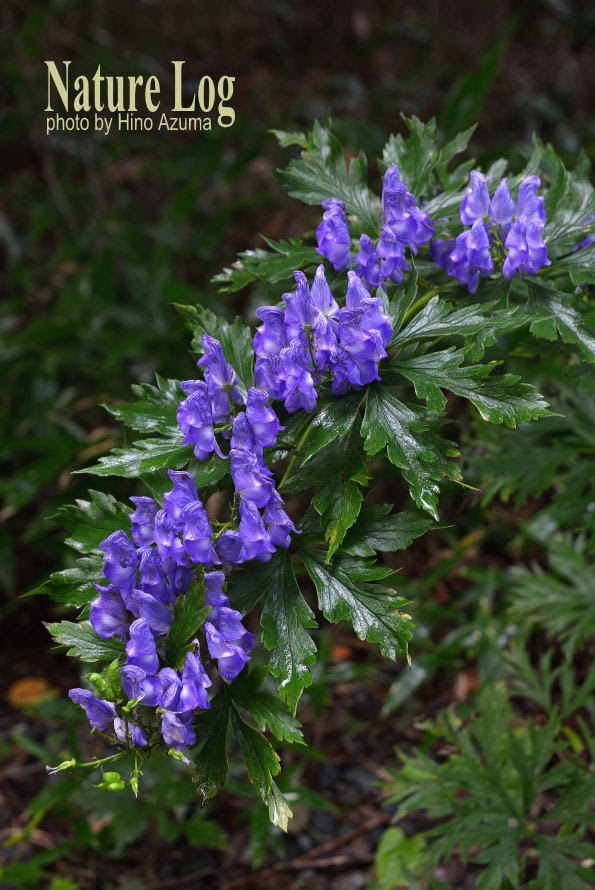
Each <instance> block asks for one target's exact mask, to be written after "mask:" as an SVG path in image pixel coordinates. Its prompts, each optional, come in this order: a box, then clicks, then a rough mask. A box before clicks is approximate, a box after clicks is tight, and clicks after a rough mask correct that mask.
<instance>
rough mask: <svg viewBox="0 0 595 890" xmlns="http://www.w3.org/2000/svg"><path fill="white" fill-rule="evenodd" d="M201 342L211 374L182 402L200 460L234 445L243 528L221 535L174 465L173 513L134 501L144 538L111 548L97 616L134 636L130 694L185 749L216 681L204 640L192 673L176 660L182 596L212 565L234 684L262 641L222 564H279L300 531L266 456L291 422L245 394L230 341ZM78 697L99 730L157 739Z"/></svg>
mask: <svg viewBox="0 0 595 890" xmlns="http://www.w3.org/2000/svg"><path fill="white" fill-rule="evenodd" d="M201 342H202V347H203V350H204V355H203V357H202V358H201V359H200V361H199V365H201V366H202V367H203V369H204V380H203V381H196V380H189V381H185V382H184V383H183V385H182V386H183V389H184V392H185V393H186V398H185V399H184V400H183V401H182V402H181V403H180V405H179V409H178V414H177V417H178V424H179V426H180V428H181V430H182V432H183V433H184V436H185V441H186V442H187V443H189V444H192V445H193V446H194V454H195V455H196V456H197V457H198V458H199V460H203V459H205V458H206V457H207V456H208V455H209V454H210V453H211V452H213V451H214V452H216V453H217V454H218V455H219V456H220V457H223V456H224V455H223V451H222V447H221V446H222V444H223V442H224V441H225V440H229V446H230V447H229V453H228V458H229V461H230V470H231V476H232V479H233V482H234V485H235V490H236V495H237V501H238V508H237V511H238V516H239V527H238V528H231V527H229V526H232V525H234V521H235V516H232V521H231V522H229V523H226V525H225V526H224V527H222V528H221V529H220V530H219V531H218V532H216V533H214V531H213V528H212V526H211V522H210V520H209V517H208V515H207V512H206V510H205V507H204V505H203V503H202V501H201V500H200V498H199V496H198V492H197V490H196V485H195V482H194V478H193V476H192V475H191V474H190V473H189V472H186V471H182V470H180V471H174V470H170V471H169V476H170V479H171V481H172V488H171V489H170V491H168V492H166V493H165V494H164V497H163V506H162V507H161V508H160V507H159V505H158V504H157V502H156V501H154V500H153V498H150V497H137V498H132V501H133V502H134V504H135V510H134V511H133V512H132V513H131V514H130V520H131V523H132V530H131V535H132V540H131V539H130V537H129V536H128V535H127V534H126V532H125V531H123V530H119V531H116V532H113V533H112V534H111V535H110V536H109V537H108V538H106V539H105V540H104V541H103V542H102V543H101V545H100V546H101V549H102V551H103V554H104V575H105V577H106V579H107V582H108V584H107V586H101V585H97V592H98V594H99V596H98V597H97V598H96V599H95V600H94V601H93V602H92V604H91V613H90V621H91V624H92V626H93V629H94V630H95V632H96V633H97V634H98V635H99V636H101V637H106V638H107V637H114V636H118V637H120V638H121V639H122V640H125V641H126V663H125V664H124V665H123V666H122V668H121V680H122V687H123V691H124V693H125V695H126V696H127V698H128V699H129V700H130V701H135V702H136V704H142V705H146V706H148V707H153V708H157V709H158V711H159V713H160V715H161V734H162V737H163V740H164V742H165V744H166V745H168V747H173V748H178V749H182V748H185V747H187V746H188V745H191V744H193V743H194V742H195V740H196V739H195V732H194V729H193V727H192V722H193V717H194V713H195V711H196V709H197V708H203V709H204V708H208V707H209V700H208V693H207V689H208V687H209V686H210V685H211V679H210V677H209V676H208V674H207V672H206V671H205V669H204V667H203V664H202V661H201V658H200V649H199V642H198V640H197V639H195V640H193V641H192V644H191V646H190V649H189V651H188V652H187V654H186V658H185V662H184V665H183V667H182V669H181V670H174V669H173V668H172V667H170V666H168V665H167V664H164V661H165V652H166V644H167V635H168V632H169V629H170V627H171V624H172V621H173V619H174V609H175V605H176V601H177V600H178V598H179V597H180V596H183V595H185V594H186V592H187V590H188V588H189V586H190V583H191V582H192V579H193V577H194V570H195V567H196V566H202V567H203V570H204V572H205V574H204V586H205V602H206V604H207V605H209V606H210V612H209V615H208V617H207V620H206V621H205V624H204V634H205V639H206V645H207V649H208V652H209V655H210V657H211V658H212V659H213V660H214V661H216V662H217V667H218V669H219V673H220V675H221V676H222V678H223V679H224V680H225V681H226V682H231V681H232V680H233V679H234V677H236V676H237V675H238V674H239V673H240V671H241V670H242V668H243V667H244V665H245V664H246V662H247V661H248V660H249V659H250V654H251V651H252V647H253V644H254V638H253V635H252V634H251V633H249V632H248V631H247V630H246V628H245V627H244V626H243V624H242V616H241V615H240V613H239V612H237V611H236V610H234V609H232V608H231V607H230V605H229V601H228V599H227V597H226V595H225V593H224V590H223V587H224V582H225V575H224V573H223V571H220V570H216V569H215V567H216V566H222V567H223V568H229V567H231V566H233V565H239V564H240V563H243V562H246V561H248V560H251V559H259V560H268V559H270V558H271V555H272V554H273V553H274V552H275V550H276V549H277V547H288V546H289V543H290V535H291V533H292V532H295V531H296V529H295V526H294V525H293V523H292V521H291V519H290V518H289V516H288V515H287V513H286V512H285V510H284V508H283V500H282V498H281V496H280V495H279V493H278V492H277V490H276V488H275V482H274V479H273V476H272V473H271V472H270V470H269V469H268V467H267V466H266V462H265V459H264V448H266V447H271V446H273V445H275V443H276V438H277V433H278V431H279V429H280V428H281V427H280V424H279V420H278V418H277V416H276V414H275V412H274V411H273V409H272V408H271V406H270V404H269V396H268V394H267V393H266V392H264V391H263V390H260V389H257V388H255V387H252V388H251V389H250V390H249V391H248V393H247V396H246V397H244V395H242V393H241V392H240V389H239V387H238V381H237V377H236V374H235V371H234V370H233V368H231V366H230V365H228V364H227V362H226V360H225V356H224V354H223V349H222V347H221V344H220V343H219V341H217V340H215V339H214V338H213V337H209V336H204V337H203V338H202V341H201ZM217 434H219V435H220V437H221V440H222V441H221V442H220V441H218V439H217ZM70 697H71V698H72V700H73V701H75V702H76V703H77V704H80V705H81V706H82V707H83V708H84V709H85V711H86V713H87V716H88V719H89V721H90V723H91V725H92V726H94V727H96V728H97V729H99V730H101V731H104V730H105V729H107V728H108V726H109V725H110V724H111V725H112V726H113V730H114V732H115V734H116V736H117V738H118V739H119V740H120V741H121V742H128V744H131V745H138V746H144V745H147V744H148V741H149V737H148V735H147V732H146V730H145V729H144V728H143V727H141V726H139V725H137V724H136V723H134V722H127V721H126V720H125V719H124V718H123V717H121V716H119V715H118V714H117V711H116V705H115V703H114V702H110V701H106V700H104V699H99V698H97V697H96V696H94V695H93V693H91V692H89V691H88V690H85V689H73V690H71V691H70Z"/></svg>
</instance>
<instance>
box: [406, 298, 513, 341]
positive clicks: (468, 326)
mask: <svg viewBox="0 0 595 890" xmlns="http://www.w3.org/2000/svg"><path fill="white" fill-rule="evenodd" d="M491 308H492V307H491V306H490V305H489V304H484V305H479V304H474V305H471V306H463V307H462V308H461V309H455V310H453V309H452V306H451V305H450V304H449V303H445V302H444V301H443V300H441V299H440V297H432V299H431V300H430V301H429V302H428V303H427V304H426V305H425V306H424V307H423V308H422V309H420V311H419V312H417V313H416V314H415V315H414V316H413V318H412V319H411V321H410V322H409V324H408V325H407V326H406V327H405V328H403V329H402V330H400V331H398V332H397V333H396V334H395V336H394V337H393V339H392V344H391V345H393V346H401V345H403V344H405V343H408V342H409V341H411V340H426V339H434V337H444V336H446V337H453V336H454V335H455V334H460V335H462V336H464V337H468V336H470V335H471V334H477V333H479V331H481V330H483V329H484V328H488V329H490V330H495V329H497V328H504V327H507V326H509V325H510V324H512V315H513V310H507V311H503V312H494V311H491Z"/></svg>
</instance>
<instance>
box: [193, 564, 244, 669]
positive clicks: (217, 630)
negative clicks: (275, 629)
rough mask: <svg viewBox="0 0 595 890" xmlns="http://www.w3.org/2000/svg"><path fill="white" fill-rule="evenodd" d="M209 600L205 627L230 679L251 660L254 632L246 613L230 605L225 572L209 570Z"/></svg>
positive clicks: (213, 655) (211, 650) (211, 648)
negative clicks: (244, 619) (246, 623)
mask: <svg viewBox="0 0 595 890" xmlns="http://www.w3.org/2000/svg"><path fill="white" fill-rule="evenodd" d="M204 580H205V594H206V595H205V602H206V603H207V604H208V605H210V606H211V612H210V614H209V618H208V620H207V621H206V622H205V625H204V629H205V635H206V638H207V646H208V649H209V654H210V656H211V658H215V659H216V660H217V667H218V669H219V673H220V674H221V676H222V677H223V679H224V680H225V682H226V683H231V681H232V680H233V679H234V678H235V677H237V676H238V674H239V673H240V672H241V671H242V669H243V667H244V665H245V664H246V662H247V661H249V660H250V654H251V652H252V648H253V646H254V635H253V634H251V633H249V632H248V631H247V630H246V628H245V627H244V625H243V624H242V616H241V615H240V613H239V612H237V611H236V610H235V609H231V608H230V607H229V600H228V599H227V596H226V595H225V593H224V592H223V582H224V575H223V572H209V573H207V574H205V579H204Z"/></svg>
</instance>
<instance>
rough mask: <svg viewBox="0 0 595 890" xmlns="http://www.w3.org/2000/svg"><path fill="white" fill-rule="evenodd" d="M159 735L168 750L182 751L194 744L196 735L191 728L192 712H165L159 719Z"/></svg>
mask: <svg viewBox="0 0 595 890" xmlns="http://www.w3.org/2000/svg"><path fill="white" fill-rule="evenodd" d="M161 735H162V736H163V741H164V742H165V744H166V745H167V746H168V747H170V748H176V749H177V750H178V751H182V750H183V749H184V748H188V747H189V746H190V745H194V743H195V742H196V733H195V731H194V729H193V728H192V712H191V711H189V712H188V713H187V714H174V713H173V712H172V711H166V712H165V714H164V715H163V717H162V718H161Z"/></svg>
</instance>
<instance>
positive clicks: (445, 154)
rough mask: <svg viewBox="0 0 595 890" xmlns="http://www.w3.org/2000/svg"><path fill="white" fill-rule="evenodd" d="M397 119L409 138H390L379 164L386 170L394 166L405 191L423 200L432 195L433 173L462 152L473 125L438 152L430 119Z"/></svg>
mask: <svg viewBox="0 0 595 890" xmlns="http://www.w3.org/2000/svg"><path fill="white" fill-rule="evenodd" d="M401 117H402V118H403V120H404V121H405V123H406V125H407V127H408V129H409V136H408V138H406V139H404V138H403V137H402V136H401V135H392V136H390V138H389V140H388V142H387V144H386V145H385V146H384V149H383V152H382V160H383V163H384V165H385V166H386V167H390V166H391V165H392V164H398V165H399V168H400V170H401V174H402V176H403V180H404V181H405V184H406V185H407V187H408V188H409V190H410V191H412V192H413V194H415V195H418V196H423V195H426V194H428V193H431V192H433V191H434V188H433V187H432V186H433V184H434V177H433V173H434V171H435V170H436V169H437V168H439V167H443V166H445V165H446V164H447V163H448V161H450V160H452V158H453V157H454V156H455V155H457V154H460V153H461V152H462V151H465V149H466V148H467V145H468V143H469V139H470V138H471V136H472V135H473V131H474V130H475V127H476V126H477V125H476V124H474V125H473V126H472V127H469V128H468V129H467V130H464V131H463V132H462V133H459V134H458V135H457V136H455V137H454V139H451V140H450V142H447V143H446V145H444V146H443V147H442V148H440V147H439V145H438V129H437V127H436V121H435V120H434V118H432V120H430V121H428V123H427V124H424V123H423V122H422V121H420V120H419V118H417V117H416V116H415V115H412V116H411V117H406V115H404V114H402V115H401Z"/></svg>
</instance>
